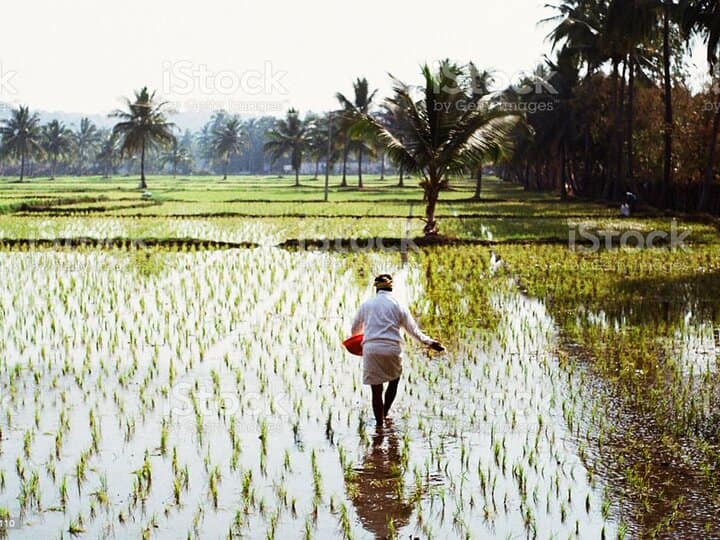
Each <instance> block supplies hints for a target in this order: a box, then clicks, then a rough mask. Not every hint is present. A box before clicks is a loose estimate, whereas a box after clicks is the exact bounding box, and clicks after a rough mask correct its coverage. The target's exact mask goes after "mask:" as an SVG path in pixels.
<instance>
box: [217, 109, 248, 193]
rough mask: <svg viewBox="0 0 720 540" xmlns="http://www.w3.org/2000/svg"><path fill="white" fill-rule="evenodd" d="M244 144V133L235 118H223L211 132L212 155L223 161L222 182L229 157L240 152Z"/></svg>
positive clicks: (238, 119)
mask: <svg viewBox="0 0 720 540" xmlns="http://www.w3.org/2000/svg"><path fill="white" fill-rule="evenodd" d="M246 144H247V141H246V137H245V132H244V131H243V129H242V123H241V122H240V118H238V117H237V116H230V117H227V118H223V119H222V121H221V122H220V124H219V125H218V126H216V127H215V128H214V129H213V130H212V132H211V139H210V145H211V147H212V149H213V153H214V155H215V156H217V157H219V158H221V159H222V160H223V180H227V170H228V164H229V163H230V156H232V155H234V154H239V153H240V152H242V150H243V148H245V145H246Z"/></svg>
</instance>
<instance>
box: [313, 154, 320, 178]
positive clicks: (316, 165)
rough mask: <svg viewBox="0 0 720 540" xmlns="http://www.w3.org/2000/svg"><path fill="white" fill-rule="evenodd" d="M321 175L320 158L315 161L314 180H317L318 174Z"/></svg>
mask: <svg viewBox="0 0 720 540" xmlns="http://www.w3.org/2000/svg"><path fill="white" fill-rule="evenodd" d="M319 173H320V158H319V157H318V158H317V159H316V160H315V177H314V180H317V177H318V174H319Z"/></svg>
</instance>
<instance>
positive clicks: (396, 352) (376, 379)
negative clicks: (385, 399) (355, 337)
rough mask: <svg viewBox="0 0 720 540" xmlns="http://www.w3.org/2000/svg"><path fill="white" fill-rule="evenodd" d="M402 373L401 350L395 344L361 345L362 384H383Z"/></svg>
mask: <svg viewBox="0 0 720 540" xmlns="http://www.w3.org/2000/svg"><path fill="white" fill-rule="evenodd" d="M401 374H402V352H401V351H400V349H399V347H397V346H387V345H377V344H371V343H367V344H364V345H363V384H370V385H372V384H383V383H386V382H389V381H394V380H395V379H397V378H399V377H400V375H401Z"/></svg>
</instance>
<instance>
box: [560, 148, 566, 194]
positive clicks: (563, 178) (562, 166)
mask: <svg viewBox="0 0 720 540" xmlns="http://www.w3.org/2000/svg"><path fill="white" fill-rule="evenodd" d="M560 200H561V201H566V200H567V148H566V147H565V141H564V140H563V141H562V142H561V143H560Z"/></svg>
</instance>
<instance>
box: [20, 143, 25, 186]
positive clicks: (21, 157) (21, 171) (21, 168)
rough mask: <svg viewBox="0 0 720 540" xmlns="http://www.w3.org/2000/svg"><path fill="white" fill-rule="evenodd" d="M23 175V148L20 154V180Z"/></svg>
mask: <svg viewBox="0 0 720 540" xmlns="http://www.w3.org/2000/svg"><path fill="white" fill-rule="evenodd" d="M24 177H25V150H23V151H22V153H21V154H20V181H21V182H22V181H23V178H24Z"/></svg>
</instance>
